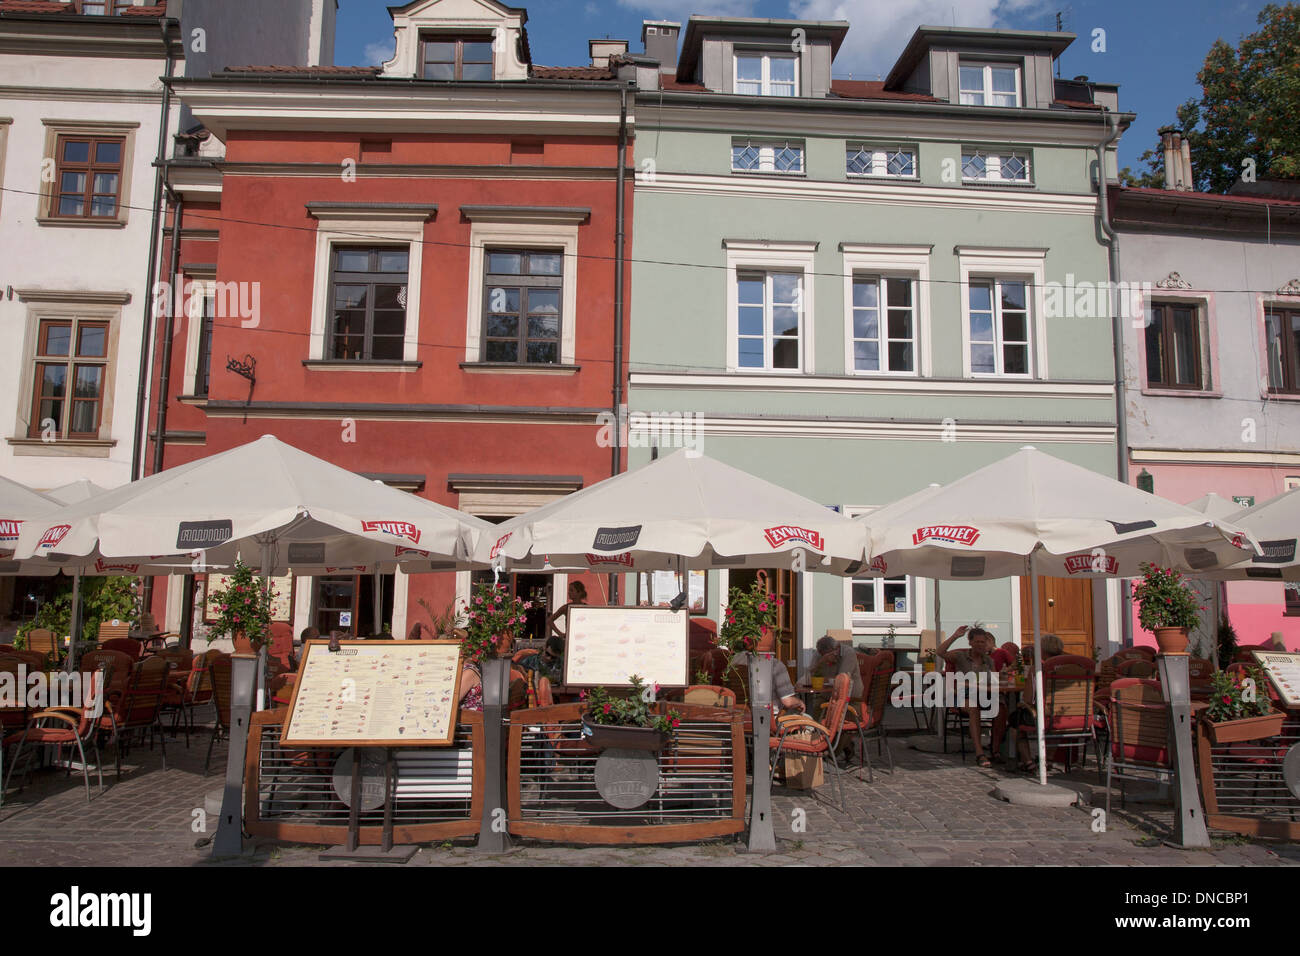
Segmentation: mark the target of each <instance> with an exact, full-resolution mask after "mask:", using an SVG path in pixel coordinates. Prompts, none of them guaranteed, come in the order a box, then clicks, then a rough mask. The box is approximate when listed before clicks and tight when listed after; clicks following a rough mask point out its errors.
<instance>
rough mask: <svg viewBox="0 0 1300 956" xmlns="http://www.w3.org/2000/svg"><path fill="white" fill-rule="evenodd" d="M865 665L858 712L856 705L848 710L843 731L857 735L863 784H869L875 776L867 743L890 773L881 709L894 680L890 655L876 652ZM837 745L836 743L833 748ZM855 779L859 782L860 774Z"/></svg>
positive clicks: (892, 767)
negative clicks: (863, 768)
mask: <svg viewBox="0 0 1300 956" xmlns="http://www.w3.org/2000/svg"><path fill="white" fill-rule="evenodd" d="M868 661H869V665H868V668H867V670H866V672H864V673H863V675H862V686H863V688H864V690H863V696H864V698H865V700H864V701H863V702H862V703H861V710H857V706H858V705H856V704H855V705H854V707H852V708H850V710H849V712H848V715H847V716H846V717H845V721H844V729H845V730H846V731H848V732H850V733H852V732H853V731H857V733H858V743H859V748H858V757H859V759H860V760H861V761H862V763H863V764H865V765H866V768H867V782H868V783H870V782H872V781H874V779H875V772H874V771H873V770H872V768H871V758H870V757H868V756H867V741H868V740H871V739H874V740H875V741H876V754H877V755H880V753H881V752H882V751H883V752H884V756H885V759H886V760H888V761H889V772H890V773H893V772H894V754H893V753H892V752H891V751H890V749H889V740H888V738H887V736H886V734H885V708H886V707H887V706H888V705H889V691H890V685H891V681H892V678H893V676H894V652H893V651H890V650H881V651H877V652H876V653H875V654H872V655H870V656H869V657H868ZM838 743H839V742H838V741H836V744H837V745H838ZM858 779H859V780H861V779H862V774H861V771H859V773H858Z"/></svg>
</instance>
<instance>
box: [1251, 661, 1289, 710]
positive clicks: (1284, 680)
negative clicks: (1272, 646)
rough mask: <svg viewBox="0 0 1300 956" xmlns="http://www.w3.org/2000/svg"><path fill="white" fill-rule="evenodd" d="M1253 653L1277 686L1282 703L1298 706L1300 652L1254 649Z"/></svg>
mask: <svg viewBox="0 0 1300 956" xmlns="http://www.w3.org/2000/svg"><path fill="white" fill-rule="evenodd" d="M1254 654H1255V660H1257V661H1259V665H1260V666H1261V667H1262V668H1264V673H1266V674H1267V675H1268V679H1269V680H1271V681H1272V682H1273V686H1274V687H1275V688H1277V692H1278V695H1279V696H1280V697H1281V698H1282V703H1283V704H1284V705H1285V706H1287V707H1300V654H1287V653H1283V652H1280V651H1255V652H1254Z"/></svg>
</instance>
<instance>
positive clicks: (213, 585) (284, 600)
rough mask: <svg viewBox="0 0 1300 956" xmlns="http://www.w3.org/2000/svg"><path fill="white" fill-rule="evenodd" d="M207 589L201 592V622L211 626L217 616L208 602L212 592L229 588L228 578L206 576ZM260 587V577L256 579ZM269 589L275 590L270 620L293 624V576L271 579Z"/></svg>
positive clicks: (218, 575)
mask: <svg viewBox="0 0 1300 956" xmlns="http://www.w3.org/2000/svg"><path fill="white" fill-rule="evenodd" d="M207 579H208V587H207V590H206V591H204V592H203V622H204V623H205V624H212V623H214V622H215V621H216V620H217V617H218V614H217V610H216V608H214V607H213V606H212V602H211V601H210V600H208V598H209V596H210V595H211V594H212V592H213V591H224V590H226V588H228V587H230V577H229V575H225V574H209V575H207ZM257 583H258V585H259V586H260V585H261V583H262V579H261V577H258V578H257ZM271 587H273V588H274V589H275V596H274V597H273V598H272V599H271V620H272V621H273V622H283V623H285V624H292V623H293V575H292V574H286V575H284V576H283V577H278V578H276V577H273V578H271Z"/></svg>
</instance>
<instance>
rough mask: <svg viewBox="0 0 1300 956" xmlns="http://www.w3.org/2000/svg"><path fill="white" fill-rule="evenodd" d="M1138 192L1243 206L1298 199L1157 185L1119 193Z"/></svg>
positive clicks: (1127, 188) (1124, 188)
mask: <svg viewBox="0 0 1300 956" xmlns="http://www.w3.org/2000/svg"><path fill="white" fill-rule="evenodd" d="M1124 193H1136V194H1138V195H1142V196H1160V197H1164V198H1167V199H1190V200H1192V201H1193V202H1197V201H1200V202H1226V203H1236V204H1240V205H1242V206H1265V205H1267V206H1297V207H1300V200H1297V199H1273V198H1271V197H1269V196H1232V195H1229V194H1227V193H1202V192H1189V191H1187V190H1182V189H1160V188H1158V187H1155V186H1120V187H1119V194H1120V195H1122V194H1124Z"/></svg>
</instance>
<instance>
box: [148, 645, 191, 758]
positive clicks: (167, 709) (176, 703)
mask: <svg viewBox="0 0 1300 956" xmlns="http://www.w3.org/2000/svg"><path fill="white" fill-rule="evenodd" d="M154 656H155V657H158V658H160V659H162V660H165V661H169V662H170V663H171V665H172V671H171V673H170V674H168V675H167V687H166V688H165V689H164V691H163V700H162V713H163V714H170V715H171V718H172V722H171V733H172V739H173V740H174V739H175V738H176V729H177V727H178V726H179V724H180V718H181V715H182V714H181V712H182V711H183V710H184V709H185V690H186V687H187V685H188V683H189V679H190V674H191V672H192V671H193V668H194V652H193V651H191V650H188V649H184V648H173V649H164V650H161V651H158V652H157V653H156V654H155V655H154ZM189 746H190V728H189V724H188V723H187V724H186V725H185V747H186V749H188V748H189Z"/></svg>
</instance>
